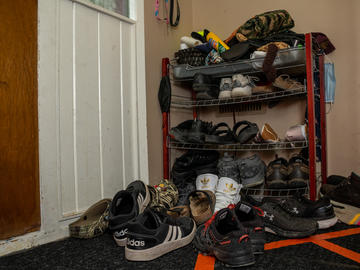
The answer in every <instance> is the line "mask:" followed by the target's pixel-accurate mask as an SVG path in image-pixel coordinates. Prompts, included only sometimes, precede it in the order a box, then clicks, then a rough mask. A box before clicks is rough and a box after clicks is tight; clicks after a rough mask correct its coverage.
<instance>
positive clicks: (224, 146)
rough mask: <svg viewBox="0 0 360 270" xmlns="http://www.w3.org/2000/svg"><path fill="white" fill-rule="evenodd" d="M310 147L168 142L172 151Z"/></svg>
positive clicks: (302, 144)
mask: <svg viewBox="0 0 360 270" xmlns="http://www.w3.org/2000/svg"><path fill="white" fill-rule="evenodd" d="M306 147H308V143H307V141H293V142H277V143H258V144H257V143H253V144H219V145H217V144H195V143H181V142H176V141H173V140H171V139H169V140H168V148H170V149H186V150H190V149H191V150H218V151H249V150H251V151H272V150H286V149H300V148H306Z"/></svg>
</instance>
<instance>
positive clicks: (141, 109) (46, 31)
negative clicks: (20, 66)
mask: <svg viewBox="0 0 360 270" xmlns="http://www.w3.org/2000/svg"><path fill="white" fill-rule="evenodd" d="M68 1H72V2H76V3H78V4H82V5H85V6H87V7H89V8H92V9H95V10H97V11H99V12H102V13H105V14H107V15H110V16H113V17H116V18H118V19H119V20H122V21H125V22H128V23H131V24H134V25H135V36H136V89H137V91H136V93H134V96H135V97H136V100H137V108H136V111H137V115H138V117H137V134H138V140H137V144H138V148H137V150H138V153H137V161H138V164H139V166H137V168H138V177H139V178H140V179H142V180H143V181H144V182H145V183H147V184H148V182H149V170H148V143H147V121H146V119H147V113H146V82H145V35H144V31H145V30H144V2H143V1H138V0H131V1H132V2H131V3H132V4H131V10H135V13H132V12H130V15H131V16H132V17H133V18H134V19H129V18H127V17H124V16H122V15H119V14H117V13H114V12H111V11H108V10H105V9H103V8H100V7H97V6H96V5H93V4H91V3H87V2H84V1H83V0H68ZM58 9H59V0H38V55H39V56H38V118H39V119H38V122H39V125H38V126H39V181H40V208H41V209H40V210H41V228H40V231H36V232H32V233H28V234H25V235H22V236H18V237H14V238H11V239H7V240H3V241H0V256H2V255H5V254H9V253H12V252H15V251H18V250H23V249H27V248H31V247H34V246H37V245H41V244H45V243H48V242H51V241H55V240H58V239H61V238H65V237H67V236H68V235H69V231H68V225H69V224H70V223H71V222H72V221H73V220H74V219H76V218H78V217H79V215H80V214H76V215H73V216H70V217H65V218H64V217H62V215H61V213H60V181H59V179H60V175H59V171H60V170H59V166H60V164H59V138H58V133H59V126H58V121H57V119H58V117H59V115H58V112H57V110H56V107H57V103H58V98H57V95H56V92H57V91H59V89H57V88H58V79H59V78H58V70H57V68H58V64H59V54H58V50H57V49H58V48H57V38H58V31H59V25H58V23H59V18H58V17H59V16H58ZM54 93H55V94H54ZM140 165H141V166H140ZM54 198H55V199H54Z"/></svg>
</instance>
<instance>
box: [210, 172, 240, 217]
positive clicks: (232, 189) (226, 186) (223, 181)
mask: <svg viewBox="0 0 360 270" xmlns="http://www.w3.org/2000/svg"><path fill="white" fill-rule="evenodd" d="M241 188H242V185H241V184H239V183H238V182H236V181H234V180H233V179H231V178H229V177H221V178H220V179H219V182H218V185H217V188H216V192H215V196H216V203H215V212H216V211H219V210H220V209H223V208H226V207H228V205H229V204H237V203H238V202H239V201H240V194H239V192H240V189H241Z"/></svg>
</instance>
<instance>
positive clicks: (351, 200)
mask: <svg viewBox="0 0 360 270" xmlns="http://www.w3.org/2000/svg"><path fill="white" fill-rule="evenodd" d="M330 183H331V181H330ZM320 192H321V193H322V194H324V196H325V197H327V198H329V199H330V200H331V201H332V202H333V204H334V205H337V206H340V207H343V208H344V209H346V208H348V207H349V206H352V207H357V208H360V176H359V175H357V174H356V173H355V172H352V173H351V175H350V176H349V177H348V178H347V179H346V178H345V179H337V183H336V184H335V185H332V184H324V185H323V186H322V187H321V189H320ZM359 212H360V210H359Z"/></svg>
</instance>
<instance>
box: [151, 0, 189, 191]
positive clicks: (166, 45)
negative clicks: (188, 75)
mask: <svg viewBox="0 0 360 270" xmlns="http://www.w3.org/2000/svg"><path fill="white" fill-rule="evenodd" d="M160 2H162V3H163V2H164V1H160ZM154 3H155V1H153V0H144V8H145V10H144V13H145V58H146V59H145V60H146V88H147V102H146V106H147V112H148V115H147V123H148V144H149V148H148V152H149V176H150V183H151V184H155V183H156V182H158V181H159V180H160V179H161V178H162V133H161V125H162V121H161V111H160V106H159V102H158V98H157V94H158V90H159V84H160V80H161V59H162V58H164V57H169V58H170V59H172V58H173V56H174V52H175V51H177V50H178V49H179V43H180V42H179V41H180V38H181V37H182V36H183V35H189V34H190V33H191V30H192V4H191V1H189V0H179V4H180V7H181V20H180V25H179V26H178V27H176V28H173V27H170V26H168V25H166V24H165V23H163V22H159V21H158V20H157V19H156V18H155V16H154ZM163 11H164V10H163V7H161V9H160V15H161V17H164V16H163V15H164V13H163Z"/></svg>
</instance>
